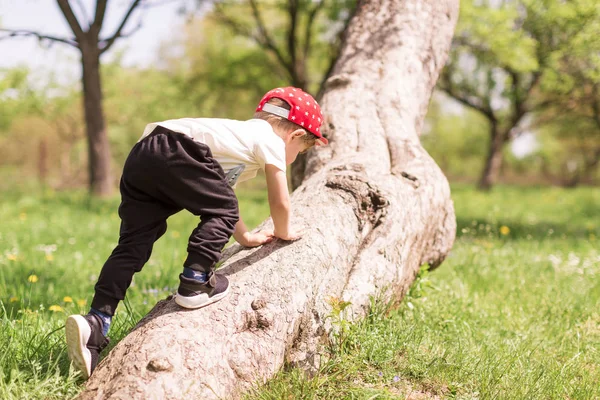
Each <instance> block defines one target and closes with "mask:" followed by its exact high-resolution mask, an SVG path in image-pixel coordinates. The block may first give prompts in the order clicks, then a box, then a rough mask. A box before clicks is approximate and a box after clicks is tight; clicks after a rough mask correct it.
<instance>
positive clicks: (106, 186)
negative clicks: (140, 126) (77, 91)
mask: <svg viewBox="0 0 600 400" xmlns="http://www.w3.org/2000/svg"><path fill="white" fill-rule="evenodd" d="M86 39H88V38H86ZM90 41H91V39H90ZM80 46H81V58H82V63H81V64H82V67H83V74H82V78H81V80H82V83H83V103H84V106H83V108H84V112H85V125H86V134H87V138H88V140H87V142H88V157H89V161H88V165H89V180H90V192H91V193H92V194H94V195H95V196H99V197H107V196H110V195H112V194H113V193H114V185H113V181H112V176H111V172H110V161H111V157H110V145H109V142H108V135H107V133H106V126H105V122H104V111H103V107H102V89H101V84H100V50H99V49H98V43H97V40H96V42H95V43H81V44H80Z"/></svg>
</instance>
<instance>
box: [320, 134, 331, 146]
mask: <svg viewBox="0 0 600 400" xmlns="http://www.w3.org/2000/svg"><path fill="white" fill-rule="evenodd" d="M317 142H319V143H320V146H327V145H328V144H329V140H327V139H326V138H324V137H322V136H321V137H317Z"/></svg>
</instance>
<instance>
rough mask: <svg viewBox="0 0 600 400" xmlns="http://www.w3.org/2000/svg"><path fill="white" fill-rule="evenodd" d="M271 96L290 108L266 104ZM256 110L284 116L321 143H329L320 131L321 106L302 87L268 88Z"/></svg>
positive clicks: (321, 120) (321, 121) (321, 119)
mask: <svg viewBox="0 0 600 400" xmlns="http://www.w3.org/2000/svg"><path fill="white" fill-rule="evenodd" d="M272 98H278V99H281V100H283V101H285V102H286V103H288V104H289V105H290V107H291V108H290V109H289V110H286V109H285V108H282V107H278V106H275V105H273V104H267V102H268V101H269V100H271V99H272ZM256 111H265V112H268V113H271V114H275V115H279V116H280V117H283V118H286V119H287V120H289V121H291V122H293V123H295V124H296V125H299V126H300V127H302V128H304V129H305V130H307V131H309V132H310V133H312V134H313V135H315V136H317V137H318V138H319V141H320V142H321V144H327V143H329V141H328V140H327V139H326V138H325V137H323V134H322V133H321V124H322V123H323V115H322V114H321V107H319V104H318V103H317V102H316V101H315V99H314V98H313V97H312V96H311V95H310V94H308V93H306V92H304V91H303V90H302V89H298V88H295V87H292V86H288V87H282V88H275V89H272V90H269V91H268V92H267V94H265V95H264V96H263V98H262V100H261V101H260V103H259V104H258V107H256Z"/></svg>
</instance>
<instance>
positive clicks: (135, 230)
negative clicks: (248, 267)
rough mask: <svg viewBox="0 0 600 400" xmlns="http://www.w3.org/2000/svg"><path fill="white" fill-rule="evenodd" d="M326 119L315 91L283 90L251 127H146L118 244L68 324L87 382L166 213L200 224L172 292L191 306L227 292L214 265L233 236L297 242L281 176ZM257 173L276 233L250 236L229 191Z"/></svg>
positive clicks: (195, 122) (219, 122) (126, 178)
mask: <svg viewBox="0 0 600 400" xmlns="http://www.w3.org/2000/svg"><path fill="white" fill-rule="evenodd" d="M322 121H323V117H322V115H321V111H320V108H319V105H318V104H317V103H316V102H315V100H314V99H313V98H312V97H311V96H310V95H309V94H307V93H305V92H303V91H302V90H300V89H298V88H293V87H286V88H276V89H273V90H271V91H269V92H268V93H267V94H265V96H264V97H263V98H262V100H261V102H260V103H259V105H258V107H257V109H256V113H255V114H254V118H253V119H250V120H248V121H234V120H227V119H211V118H197V119H194V118H182V119H177V120H169V121H164V122H159V123H152V124H149V125H147V126H146V129H145V130H144V133H143V135H142V137H141V139H140V140H139V141H138V143H137V144H136V145H135V146H134V147H133V149H132V150H131V153H130V154H129V157H128V158H127V160H126V161H125V166H124V168H123V175H122V177H121V184H120V189H121V198H122V201H121V205H120V206H119V216H120V217H121V228H120V237H119V244H118V245H117V247H116V248H115V249H114V250H113V252H112V254H111V255H110V257H109V258H108V260H107V261H106V263H105V264H104V266H103V268H102V271H101V273H100V277H99V278H98V282H97V283H96V286H95V294H94V299H93V301H92V306H91V310H90V312H89V313H88V314H87V315H85V316H82V315H71V316H69V317H68V318H67V321H66V327H65V328H66V339H67V349H68V352H69V357H70V359H71V360H72V361H73V364H74V365H75V367H76V368H78V369H79V370H81V373H82V375H83V377H84V379H87V378H88V377H89V376H90V374H91V373H92V372H93V370H94V368H95V367H96V365H97V363H98V356H99V354H100V352H101V351H102V350H103V349H104V348H105V347H106V345H107V344H108V338H107V337H106V335H107V333H108V329H109V326H110V322H111V317H112V316H113V315H114V312H115V309H116V308H117V305H118V304H119V301H121V300H123V299H124V297H125V292H126V291H127V288H128V287H129V285H130V284H131V280H132V278H133V274H134V273H135V272H139V271H140V270H141V269H142V267H143V266H144V264H145V263H146V262H147V261H148V259H149V258H150V254H151V253H152V246H153V244H154V242H155V241H156V240H158V238H160V237H161V236H162V235H163V234H164V233H165V232H166V230H167V222H166V220H167V218H168V217H169V216H171V215H173V214H175V213H177V212H179V211H181V210H183V209H186V210H188V211H189V212H191V213H192V214H194V215H197V216H199V217H200V220H201V222H200V224H199V225H198V227H197V228H196V229H194V231H193V232H192V234H191V236H190V238H189V242H188V247H187V251H188V256H187V259H186V261H185V262H184V264H183V273H181V274H180V275H179V288H178V289H177V294H176V295H175V302H176V303H177V304H179V305H180V306H182V307H185V308H199V307H204V306H206V305H209V304H211V303H214V302H216V301H218V300H220V299H222V298H224V297H225V296H226V295H227V294H228V293H229V282H228V280H227V278H226V277H225V276H222V275H219V274H216V273H215V271H214V269H215V264H216V263H217V261H219V259H220V257H221V250H223V247H224V246H225V245H226V244H227V242H228V241H229V239H230V237H231V236H232V235H233V237H234V238H235V239H236V240H237V241H238V242H239V243H240V244H241V245H243V246H247V247H253V246H260V245H262V244H264V243H268V242H270V241H271V240H273V238H280V239H282V240H296V239H299V238H300V235H299V234H298V233H297V232H295V231H294V230H292V228H291V226H290V201H289V193H288V187H287V179H286V173H285V170H286V165H289V164H291V163H292V162H293V161H294V160H295V159H296V157H297V155H298V153H300V152H304V151H306V150H308V149H309V148H310V147H312V146H313V145H315V144H316V143H319V144H327V139H325V138H324V137H323V135H322V134H321V132H320V126H321V123H322ZM258 169H263V170H264V171H265V175H266V179H267V190H268V199H269V206H270V210H271V217H272V219H273V225H274V230H273V231H272V232H269V231H261V232H257V233H250V232H248V229H247V228H246V226H245V225H244V223H243V222H242V220H241V219H240V218H239V214H238V203H237V198H236V196H235V193H234V192H233V189H232V187H233V186H234V185H235V184H236V183H237V182H242V181H245V180H247V179H250V178H253V177H254V176H256V173H257V171H258Z"/></svg>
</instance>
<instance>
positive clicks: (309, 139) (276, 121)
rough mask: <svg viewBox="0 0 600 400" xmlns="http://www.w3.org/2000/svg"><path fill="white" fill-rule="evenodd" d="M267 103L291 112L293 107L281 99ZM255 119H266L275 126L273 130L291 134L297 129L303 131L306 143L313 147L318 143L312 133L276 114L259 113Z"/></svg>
mask: <svg viewBox="0 0 600 400" xmlns="http://www.w3.org/2000/svg"><path fill="white" fill-rule="evenodd" d="M267 103H269V104H273V105H274V106H278V107H281V108H285V109H286V110H289V109H290V108H291V107H290V105H289V104H288V103H287V102H285V101H283V100H281V99H279V98H276V97H275V98H272V99H271V100H269V101H268V102H267ZM254 118H256V119H264V120H265V121H267V122H268V123H270V124H271V126H273V128H275V129H278V130H282V131H283V132H285V133H290V132H293V131H295V130H296V129H302V130H303V131H304V133H305V135H304V136H302V139H303V140H304V142H305V143H307V144H309V145H311V146H313V145H314V144H315V142H316V141H317V137H316V136H315V135H313V134H312V133H310V132H308V131H306V130H305V129H304V128H302V127H301V126H300V125H298V124H295V123H293V122H292V121H290V120H288V119H286V118H284V117H281V116H279V115H275V114H271V113H269V112H266V111H257V112H255V113H254Z"/></svg>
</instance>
